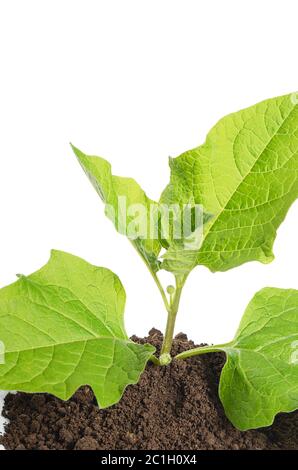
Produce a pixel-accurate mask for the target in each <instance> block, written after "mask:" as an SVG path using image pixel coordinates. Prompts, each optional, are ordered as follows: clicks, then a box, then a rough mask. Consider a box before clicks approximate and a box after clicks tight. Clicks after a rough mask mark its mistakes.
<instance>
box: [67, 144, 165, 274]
mask: <svg viewBox="0 0 298 470" xmlns="http://www.w3.org/2000/svg"><path fill="white" fill-rule="evenodd" d="M72 148H73V151H74V153H75V155H76V156H77V158H78V160H79V162H80V164H81V166H82V168H83V169H84V171H85V173H86V174H87V176H88V178H89V179H90V181H91V183H92V184H93V186H94V188H95V189H96V191H97V193H98V194H99V196H100V197H101V199H102V200H103V202H104V203H105V204H106V215H107V217H109V218H110V219H111V220H112V221H113V223H114V225H115V228H116V230H118V232H120V233H122V234H123V235H126V236H128V237H129V238H130V241H131V242H132V244H133V245H134V247H135V248H136V249H137V251H138V252H139V253H140V255H141V256H142V258H143V259H144V261H145V262H146V264H147V265H149V267H150V269H151V270H153V271H154V272H156V271H158V270H159V267H160V262H159V261H158V254H159V252H160V250H161V244H160V242H159V240H158V233H157V235H156V238H153V237H152V238H150V236H148V234H149V231H150V224H151V222H150V221H151V217H153V212H152V211H153V210H154V206H156V207H157V203H155V202H154V201H152V200H151V199H149V198H148V197H147V196H146V194H145V192H144V191H143V190H142V188H141V187H140V186H139V185H138V183H137V182H136V181H135V180H134V179H132V178H123V177H120V176H115V175H113V174H112V170H111V165H110V163H109V162H108V161H107V160H104V159H103V158H100V157H94V156H89V155H85V154H84V153H83V152H81V151H80V150H79V149H77V148H76V147H74V146H72ZM150 208H151V211H150ZM143 209H145V211H146V213H145V214H144V215H143ZM134 228H136V230H134ZM135 235H136V236H135Z"/></svg>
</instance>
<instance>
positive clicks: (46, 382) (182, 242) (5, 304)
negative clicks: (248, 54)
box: [0, 95, 298, 430]
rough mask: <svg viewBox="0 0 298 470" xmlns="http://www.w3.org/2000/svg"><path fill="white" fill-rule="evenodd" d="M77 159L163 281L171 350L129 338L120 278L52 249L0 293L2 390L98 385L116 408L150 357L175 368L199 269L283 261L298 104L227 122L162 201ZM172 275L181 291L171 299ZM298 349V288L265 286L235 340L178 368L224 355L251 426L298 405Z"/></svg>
mask: <svg viewBox="0 0 298 470" xmlns="http://www.w3.org/2000/svg"><path fill="white" fill-rule="evenodd" d="M73 150H74V152H75V154H76V156H77V158H78V160H79V162H80V164H81V165H82V167H83V169H84V170H85V172H86V173H87V175H88V177H89V178H90V180H91V182H92V184H93V185H94V187H95V189H96V190H97V192H98V193H99V195H100V197H101V199H102V200H103V201H104V203H105V205H106V206H105V207H106V214H107V216H108V217H109V218H110V219H111V220H112V221H113V223H114V224H115V227H116V229H117V230H118V231H119V232H120V233H123V234H125V235H127V237H128V238H129V240H130V241H131V243H132V244H133V246H134V248H135V249H136V250H137V251H138V253H139V254H140V256H141V257H142V259H143V261H144V262H145V264H146V266H147V268H148V269H149V271H150V273H151V275H152V277H153V279H154V281H155V283H156V284H157V287H158V289H159V291H160V293H161V296H162V299H163V302H164V304H165V308H166V311H167V325H166V330H165V335H164V342H163V346H162V350H161V353H160V355H159V357H157V356H156V355H155V350H154V348H153V347H152V346H150V345H139V344H136V343H134V342H132V341H131V340H130V339H129V338H128V336H127V334H126V332H125V328H124V324H123V311H124V304H125V292H124V289H123V286H122V284H121V283H120V281H119V279H118V277H117V276H116V275H115V274H113V273H112V272H111V271H109V270H107V269H105V268H99V267H95V266H92V265H90V264H88V263H87V262H85V261H83V260H81V259H79V258H77V257H75V256H73V255H70V254H66V253H62V252H58V251H53V252H52V256H51V259H50V261H49V262H48V264H47V265H46V266H44V267H43V268H42V269H41V270H40V271H38V272H36V273H34V274H32V275H31V276H28V277H26V276H21V277H20V279H19V280H18V281H17V282H15V283H14V284H12V285H10V286H8V287H5V288H4V289H2V290H1V291H0V339H1V340H2V342H3V344H4V345H5V364H3V365H0V388H2V389H6V390H7V389H8V390H10V389H14V390H23V391H28V392H49V393H52V394H55V395H56V396H58V397H60V398H62V399H67V398H69V397H70V396H71V395H72V394H73V393H74V391H75V390H76V389H77V388H78V387H79V386H81V385H85V384H89V385H91V386H92V388H93V390H94V392H95V395H96V397H97V400H98V404H99V406H101V407H106V406H110V405H112V404H114V403H116V402H117V401H118V400H119V399H120V397H121V395H122V393H123V390H124V388H125V387H126V386H127V385H128V384H132V383H136V382H137V381H138V379H139V377H140V374H141V373H142V371H143V370H144V367H145V365H146V363H147V362H148V361H149V360H150V361H151V362H153V363H154V364H155V365H156V366H164V365H167V364H169V363H170V362H171V360H172V359H173V358H172V357H171V346H172V341H173V334H174V326H175V320H176V315H177V312H178V309H179V302H180V297H181V293H182V290H183V286H184V284H185V282H186V279H187V277H188V275H189V273H190V272H191V270H192V269H193V268H194V267H195V266H197V265H203V266H206V267H207V268H209V269H210V270H211V271H213V272H215V271H226V270H228V269H231V268H234V267H237V266H239V265H241V264H243V263H245V262H248V261H253V260H257V261H261V262H262V263H268V262H270V261H272V260H273V253H272V246H273V243H274V240H275V237H276V230H277V228H278V227H279V225H280V223H281V222H282V221H283V219H284V217H285V215H286V213H287V210H288V209H289V207H290V205H291V204H292V202H293V201H294V200H295V199H296V198H297V196H298V178H297V173H298V106H297V103H296V100H295V99H293V97H292V96H291V95H287V96H283V97H279V98H274V99H271V100H267V101H264V102H262V103H259V104H257V105H255V106H253V107H250V108H248V109H245V110H242V111H240V112H237V113H234V114H231V115H229V116H227V117H225V118H223V119H222V120H221V121H219V122H218V123H217V124H216V126H215V127H214V128H213V129H212V130H211V131H210V133H209V134H208V136H207V139H206V142H205V143H204V144H203V145H202V146H200V147H198V148H195V149H193V150H190V151H188V152H186V153H184V154H182V155H181V156H180V157H177V158H175V159H170V168H171V179H170V183H169V185H168V186H167V187H166V189H165V190H164V191H163V193H162V195H161V198H160V201H158V202H155V201H152V200H151V199H150V198H148V197H147V195H146V194H145V192H144V191H143V190H142V189H141V188H140V186H139V185H138V184H137V183H136V182H135V181H134V180H133V179H131V178H123V177H118V176H115V175H113V174H112V171H111V166H110V164H109V163H108V162H107V161H106V160H104V159H102V158H99V157H93V156H87V155H85V154H84V153H82V152H81V151H80V150H78V149H77V148H75V147H73ZM123 202H125V204H123ZM169 208H170V209H171V210H168V209H169ZM165 215H166V216H167V217H165ZM178 235H179V236H178ZM162 269H165V270H167V271H170V272H171V273H172V274H173V278H174V283H175V285H174V286H168V287H167V288H166V289H164V287H163V286H162V284H161V282H160V280H159V277H158V272H159V271H160V270H162ZM297 349H298V291H295V290H281V289H274V288H267V289H264V290H262V291H260V292H259V293H258V294H257V295H256V296H255V297H254V299H253V300H252V301H251V303H250V304H249V306H248V308H247V310H246V312H245V314H244V317H243V319H242V321H241V323H240V326H239V329H238V331H237V333H236V336H235V338H234V340H232V341H231V342H230V343H227V344H223V345H216V346H208V347H203V348H196V349H193V350H190V351H187V352H185V353H183V354H179V355H178V356H176V358H174V360H181V359H185V358H188V357H190V356H193V355H197V354H204V353H210V352H214V351H223V352H225V353H226V355H227V362H226V365H225V367H224V369H223V371H222V375H221V379H220V390H219V393H220V398H221V400H222V403H223V405H224V408H225V411H226V414H227V416H228V417H229V419H230V420H231V421H232V422H233V424H234V425H235V426H236V427H238V428H239V429H242V430H244V429H249V428H256V427H261V426H266V425H269V424H271V423H272V421H273V419H274V416H275V415H276V413H278V412H281V411H284V412H290V411H293V410H295V409H296V408H298V360H296V357H297V356H298V354H296V353H297Z"/></svg>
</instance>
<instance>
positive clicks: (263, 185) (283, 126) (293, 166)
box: [160, 95, 298, 272]
mask: <svg viewBox="0 0 298 470" xmlns="http://www.w3.org/2000/svg"><path fill="white" fill-rule="evenodd" d="M170 168H171V181H170V184H169V185H168V186H167V188H166V189H165V191H164V192H163V194H162V196H161V200H160V202H161V203H163V204H177V203H178V204H184V203H185V204H188V203H189V201H192V202H193V203H195V204H202V206H203V207H204V211H206V212H207V213H211V214H213V218H212V219H211V220H209V222H208V221H207V223H206V224H205V225H204V237H203V242H202V244H201V245H200V246H199V247H198V249H197V250H196V256H195V253H193V254H192V255H189V254H186V256H190V257H191V262H189V263H188V266H190V267H193V266H194V265H196V264H201V265H204V266H207V267H208V268H209V269H210V270H211V271H225V270H228V269H230V268H233V267H236V266H238V265H240V264H242V263H245V262H247V261H253V260H258V261H261V262H263V263H269V262H270V261H272V260H273V258H274V255H273V253H272V246H273V243H274V240H275V237H276V230H277V228H278V227H279V225H280V223H281V222H282V221H283V219H284V218H285V215H286V213H287V211H288V209H289V207H290V206H291V204H292V202H293V201H294V200H295V199H296V198H297V196H298V178H297V176H298V105H297V104H295V102H294V100H292V99H291V95H287V96H282V97H279V98H273V99H270V100H267V101H263V102H262V103H259V104H257V105H255V106H252V107H250V108H247V109H244V110H242V111H239V112H237V113H234V114H231V115H229V116H226V117H224V118H223V119H221V120H220V121H219V122H218V123H217V124H216V125H215V126H214V127H213V129H212V130H211V131H210V133H209V134H208V136H207V139H206V142H205V143H204V144H203V145H202V146H200V147H198V148H195V149H193V150H190V151H188V152H186V153H184V154H182V155H181V156H180V157H177V158H175V159H170ZM182 258H183V252H181V246H179V244H178V246H173V247H172V250H171V253H170V255H166V261H165V262H164V263H163V264H162V266H161V267H162V268H165V269H167V270H169V271H173V272H175V270H177V265H178V267H179V263H180V262H182Z"/></svg>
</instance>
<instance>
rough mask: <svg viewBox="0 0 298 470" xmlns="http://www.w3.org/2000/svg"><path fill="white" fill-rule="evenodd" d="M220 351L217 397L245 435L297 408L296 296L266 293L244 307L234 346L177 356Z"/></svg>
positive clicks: (294, 293) (293, 293)
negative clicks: (221, 361)
mask: <svg viewBox="0 0 298 470" xmlns="http://www.w3.org/2000/svg"><path fill="white" fill-rule="evenodd" d="M214 351H224V352H225V353H226V355H227V362H226V364H225V366H224V368H223V370H222V373H221V377H220V386H219V394H220V398H221V401H222V403H223V406H224V408H225V412H226V415H227V417H228V418H229V419H230V420H231V422H232V423H233V424H234V426H236V427H237V428H238V429H240V430H242V431H244V430H247V429H254V428H259V427H263V426H269V425H270V424H272V422H273V420H274V417H275V415H276V414H277V413H280V412H291V411H294V410H296V409H297V408H298V291H297V290H284V289H274V288H266V289H263V290H261V291H260V292H258V293H257V294H256V296H255V297H254V298H253V299H252V301H251V302H250V304H249V305H248V307H247V309H246V311H245V314H244V316H243V318H242V321H241V323H240V326H239V328H238V331H237V333H236V336H235V338H234V340H233V341H231V342H230V343H227V344H224V345H217V346H210V347H209V346H207V347H203V348H196V349H193V350H190V351H186V352H185V353H182V354H179V355H178V356H177V357H178V358H181V359H182V358H186V357H190V356H193V355H196V354H204V353H208V352H214Z"/></svg>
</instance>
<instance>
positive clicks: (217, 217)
mask: <svg viewBox="0 0 298 470" xmlns="http://www.w3.org/2000/svg"><path fill="white" fill-rule="evenodd" d="M294 109H295V105H294V106H293V107H292V109H291V110H290V112H289V113H288V115H287V116H286V117H285V118H284V120H283V121H282V123H281V124H280V126H279V128H278V129H277V130H276V132H275V133H274V134H273V135H272V136H271V137H270V139H269V140H268V142H267V143H266V145H265V147H264V148H263V149H262V151H261V153H260V155H259V156H258V157H257V158H256V160H255V162H254V164H253V165H252V166H251V167H250V169H249V170H248V172H247V173H246V175H245V176H244V177H243V179H242V180H241V181H240V182H239V184H238V185H237V187H236V188H235V190H234V191H233V193H232V194H231V196H230V197H229V199H228V200H227V201H226V203H225V205H224V206H223V207H222V208H221V210H220V212H219V213H218V215H217V216H216V218H215V219H214V221H213V223H212V222H211V224H210V225H209V227H208V230H207V233H206V234H205V235H204V242H205V241H206V239H207V237H208V235H209V233H210V232H211V233H212V229H213V227H214V226H215V224H216V223H217V221H218V220H219V218H220V216H221V215H222V213H223V212H224V211H225V209H226V206H227V205H228V204H229V202H230V201H231V200H232V198H233V197H234V195H235V194H236V192H237V191H238V189H239V188H240V187H241V185H242V184H243V183H244V182H245V180H246V179H247V178H248V176H249V175H250V174H251V172H252V171H253V169H254V167H255V166H256V165H257V163H258V162H259V159H260V158H261V157H262V155H263V154H264V152H265V151H266V149H267V148H268V146H269V145H270V143H271V142H272V140H273V139H274V137H275V136H276V135H277V133H278V132H279V131H280V129H281V128H282V127H283V125H284V124H285V122H286V121H287V120H288V119H289V117H290V116H291V114H292V112H293V110H294ZM210 163H211V162H210ZM238 171H239V170H238ZM204 242H203V245H202V251H204V250H203V249H204ZM199 251H200V250H199Z"/></svg>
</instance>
